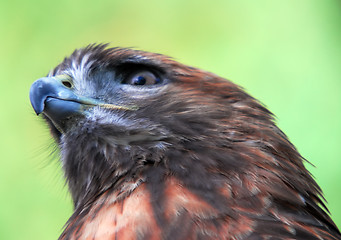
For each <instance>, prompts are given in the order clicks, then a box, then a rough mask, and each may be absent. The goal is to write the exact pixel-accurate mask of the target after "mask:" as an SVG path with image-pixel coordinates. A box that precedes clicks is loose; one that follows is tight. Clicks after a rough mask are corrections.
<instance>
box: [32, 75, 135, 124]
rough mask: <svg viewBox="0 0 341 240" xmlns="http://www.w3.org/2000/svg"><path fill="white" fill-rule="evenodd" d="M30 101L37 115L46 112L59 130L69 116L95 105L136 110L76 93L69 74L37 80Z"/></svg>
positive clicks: (33, 85) (82, 112)
mask: <svg viewBox="0 0 341 240" xmlns="http://www.w3.org/2000/svg"><path fill="white" fill-rule="evenodd" d="M30 101H31V104H32V107H33V109H34V111H35V112H36V114H37V115H39V114H41V113H44V115H46V116H47V117H48V118H49V119H50V120H51V121H52V123H53V124H54V125H55V127H56V128H58V130H61V129H62V127H61V126H62V125H63V122H64V121H65V120H66V119H68V118H69V117H71V116H73V115H77V114H84V110H86V109H89V108H91V107H94V106H99V107H102V108H108V109H122V110H134V107H123V106H117V105H114V104H107V103H104V102H102V101H100V100H97V99H94V98H88V97H83V96H79V95H77V94H75V92H74V89H73V86H72V82H71V81H70V78H69V77H68V76H55V77H43V78H40V79H38V80H37V81H35V82H34V83H33V84H32V86H31V88H30Z"/></svg>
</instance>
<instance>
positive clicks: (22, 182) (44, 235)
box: [0, 0, 341, 239]
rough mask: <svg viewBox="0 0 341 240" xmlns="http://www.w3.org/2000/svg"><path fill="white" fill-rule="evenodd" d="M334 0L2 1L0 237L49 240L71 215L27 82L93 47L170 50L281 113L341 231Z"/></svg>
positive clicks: (339, 79) (339, 75)
mask: <svg viewBox="0 0 341 240" xmlns="http://www.w3.org/2000/svg"><path fill="white" fill-rule="evenodd" d="M340 10H341V3H340V1H339V0H323V1H321V0H285V1H279V0H278V1H277V0H258V1H253V0H249V1H246V0H221V1H219V0H218V1H200V0H196V1H183V0H169V1H160V0H157V1H156V0H155V1H141V0H140V1H138V0H135V1H131V0H125V1H113V0H108V1H90V0H82V1H81V0H68V1H67V0H59V1H46V0H44V1H43V0H31V1H23V0H13V1H9V0H7V1H6V0H5V1H4V0H2V1H1V2H0V33H1V35H0V36H1V38H0V42H1V44H0V81H1V85H0V98H1V99H0V100H1V101H0V104H1V117H0V127H1V129H0V133H1V138H0V159H1V164H0V239H57V237H58V236H59V234H60V233H61V229H62V227H63V225H64V223H65V222H66V221H67V219H68V217H69V216H70V215H71V212H72V204H71V200H70V197H69V195H68V193H67V188H66V187H65V186H64V181H63V177H62V173H61V170H60V167H59V163H58V152H55V153H54V154H51V153H52V152H53V151H54V150H55V147H54V145H53V142H52V141H51V139H50V136H49V132H48V129H47V127H46V126H45V125H44V124H43V121H42V120H40V119H39V118H38V117H36V116H35V115H34V113H33V110H32V109H31V106H30V103H29V99H28V92H29V87H30V84H31V83H32V82H33V81H34V80H35V79H37V78H40V77H42V76H44V75H45V74H46V73H47V72H48V71H49V70H50V69H51V68H53V67H54V66H55V65H57V64H58V63H59V62H60V61H61V60H62V59H63V58H64V57H65V56H66V55H69V54H70V53H71V52H72V51H73V49H75V48H79V47H83V46H85V45H87V44H89V43H93V42H97V43H102V42H111V46H122V47H135V48H138V49H143V50H147V51H153V52H159V53H163V54H167V55H170V56H172V57H174V58H175V59H176V60H179V61H181V62H183V63H186V64H189V65H193V66H196V67H200V68H203V69H205V70H208V71H211V72H214V73H217V74H218V75H221V76H224V77H226V78H229V79H231V80H232V81H234V82H236V83H238V84H239V85H242V86H243V87H244V88H245V89H246V90H247V91H248V92H249V93H251V94H252V95H253V96H254V97H256V98H258V99H260V100H261V101H262V102H263V103H264V104H265V105H267V106H268V107H269V109H270V110H271V111H272V112H274V113H275V114H276V116H277V118H278V124H279V126H280V127H281V128H282V130H283V131H284V132H285V133H286V134H287V135H288V136H289V138H290V139H291V140H292V142H293V143H294V144H295V145H296V146H297V148H298V149H299V151H300V152H301V154H302V155H303V156H304V157H306V158H307V159H308V160H309V161H310V162H311V163H313V164H314V165H315V166H316V168H314V167H312V166H310V165H308V166H307V167H308V168H309V170H310V171H311V172H312V173H313V175H314V176H315V177H316V179H317V182H318V183H319V184H320V185H321V187H322V189H323V190H324V193H325V196H326V198H327V200H328V206H329V209H330V211H331V213H332V218H333V219H334V220H335V222H336V223H337V225H338V226H341V204H340V197H341V191H340V190H341V187H340V184H341V174H340V170H341V160H340V156H341V145H340V143H341V27H340V26H341V25H340V24H341V14H340Z"/></svg>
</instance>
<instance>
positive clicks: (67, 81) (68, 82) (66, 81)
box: [62, 79, 72, 88]
mask: <svg viewBox="0 0 341 240" xmlns="http://www.w3.org/2000/svg"><path fill="white" fill-rule="evenodd" d="M62 84H63V85H64V86H65V87H67V88H72V83H71V82H70V81H69V80H66V79H63V80H62Z"/></svg>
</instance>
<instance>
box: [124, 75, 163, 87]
mask: <svg viewBox="0 0 341 240" xmlns="http://www.w3.org/2000/svg"><path fill="white" fill-rule="evenodd" d="M124 83H125V84H130V85H140V86H142V85H155V84H159V83H161V79H160V78H159V77H157V76H156V75H155V74H154V73H152V72H149V71H140V72H137V73H134V74H132V75H130V76H129V77H128V78H127V79H126V80H125V81H124Z"/></svg>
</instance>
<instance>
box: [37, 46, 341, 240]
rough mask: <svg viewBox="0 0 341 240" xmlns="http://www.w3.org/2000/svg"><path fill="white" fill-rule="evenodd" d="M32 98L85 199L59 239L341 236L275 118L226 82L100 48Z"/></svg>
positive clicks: (61, 69)
mask: <svg viewBox="0 0 341 240" xmlns="http://www.w3.org/2000/svg"><path fill="white" fill-rule="evenodd" d="M30 100H31V103H32V106H33V108H34V110H35V112H36V113H37V114H41V115H42V116H43V118H44V119H45V120H46V122H47V124H48V125H49V127H50V129H51V132H52V135H53V137H54V139H55V141H56V143H57V144H58V146H59V148H60V153H61V165H62V167H63V170H64V172H65V178H66V181H67V184H68V187H69V190H70V192H71V195H72V199H73V202H74V213H73V214H72V216H71V217H70V219H69V220H68V222H67V223H66V225H65V228H64V230H63V232H62V234H61V236H60V238H59V239H62V240H67V239H101V240H104V239H123V240H125V239H164V240H166V239H168V240H179V239H193V240H194V239H229V240H244V239H250V240H251V239H252V240H258V239H259V240H261V239H268V240H270V239H271V240H275V239H301V240H303V239H304V240H306V239H316V240H322V239H329V240H330V239H334V240H335V239H339V240H340V239H341V235H340V232H339V230H338V228H337V226H336V225H335V223H334V222H333V221H332V219H331V218H330V216H329V213H328V210H327V208H326V207H325V205H324V199H323V196H322V191H321V189H320V187H319V186H318V185H317V183H316V182H315V181H314V179H313V178H312V176H311V174H310V173H309V172H308V171H307V169H306V168H305V166H304V161H305V160H304V158H303V157H302V156H301V155H300V154H299V153H298V151H297V150H296V148H295V147H294V146H293V144H292V143H291V142H290V141H289V140H288V138H287V136H286V135H285V134H284V133H283V132H282V131H281V130H280V129H279V128H278V127H277V126H276V124H275V122H274V117H273V115H272V113H271V112H270V111H269V110H267V109H266V108H265V107H264V106H263V105H262V104H261V103H260V102H258V101H257V100H256V99H254V98H253V97H251V96H250V95H248V94H247V93H246V92H245V91H244V90H243V89H242V88H241V87H239V86H238V85H236V84H234V83H232V82H230V81H228V80H226V79H224V78H221V77H219V76H217V75H215V74H212V73H209V72H206V71H203V70H200V69H197V68H194V67H190V66H186V65H183V64H181V63H179V62H176V61H174V60H172V59H171V58H169V57H167V56H164V55H161V54H155V53H149V52H144V51H139V50H133V49H126V48H109V47H108V46H107V45H105V44H104V45H103V44H102V45H89V46H87V47H85V48H82V49H78V50H75V51H74V52H73V53H72V55H71V56H70V57H67V58H65V59H64V61H63V62H62V63H60V64H59V65H58V66H57V67H56V68H55V69H54V70H52V71H51V72H50V73H49V74H48V75H47V77H43V78H40V79H38V80H37V81H35V82H34V83H33V85H32V87H31V89H30Z"/></svg>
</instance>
